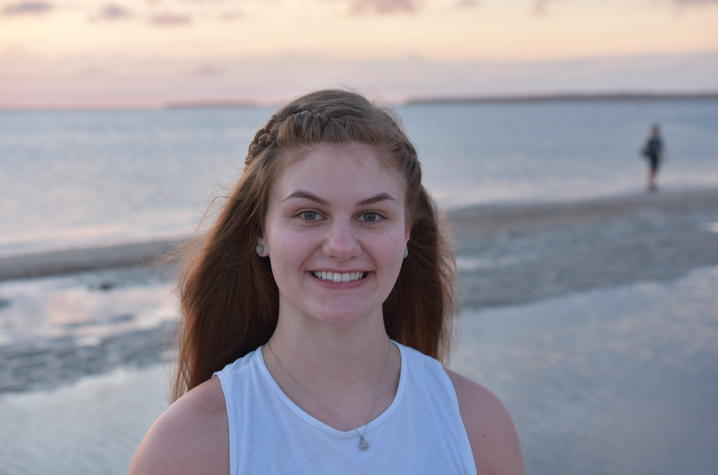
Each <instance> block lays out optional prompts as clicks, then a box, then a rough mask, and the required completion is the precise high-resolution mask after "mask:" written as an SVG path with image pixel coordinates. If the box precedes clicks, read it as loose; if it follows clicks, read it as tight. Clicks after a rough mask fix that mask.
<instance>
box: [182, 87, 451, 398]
mask: <svg viewBox="0 0 718 475" xmlns="http://www.w3.org/2000/svg"><path fill="white" fill-rule="evenodd" d="M348 142H362V143H367V144H370V145H374V146H376V147H378V148H379V149H381V150H382V151H383V152H384V153H383V154H382V155H385V156H386V157H387V158H386V159H387V160H388V162H389V164H390V166H393V167H395V168H396V169H397V170H399V171H401V172H402V174H403V175H404V178H405V180H406V184H407V191H406V193H407V196H406V198H407V199H406V203H407V214H408V217H409V219H410V224H411V237H410V240H409V242H408V249H409V255H408V257H407V258H406V259H404V262H403V264H402V268H401V271H400V273H399V277H398V278H397V281H396V284H395V285H394V288H393V289H392V291H391V293H390V295H389V297H388V298H387V300H386V301H385V302H384V304H383V307H382V308H383V315H384V324H385V327H386V331H387V333H388V335H389V337H390V338H392V339H394V340H396V341H398V342H400V343H403V344H405V345H407V346H411V347H413V348H415V349H417V350H419V351H421V352H422V353H425V354H427V355H429V356H433V357H435V358H439V359H442V360H445V359H446V357H447V356H448V352H449V345H450V330H451V323H452V320H453V316H454V295H453V276H454V263H453V256H452V254H451V252H450V249H449V247H448V246H447V243H446V239H445V235H444V233H443V232H442V227H443V226H442V225H441V224H440V222H439V218H438V213H437V209H436V205H435V204H434V202H433V201H432V199H431V197H430V196H429V194H428V193H427V192H426V190H425V189H424V186H423V185H422V184H421V167H420V165H419V161H418V159H417V156H416V150H415V149H414V146H413V145H412V144H411V142H410V141H409V139H408V138H407V137H406V135H405V134H404V132H403V131H402V130H401V127H400V126H399V124H398V120H397V119H395V118H394V117H393V116H392V114H391V113H390V112H389V111H387V110H385V109H382V108H379V107H377V106H374V105H373V104H371V103H370V102H369V101H368V100H367V99H365V98H364V97H362V96H360V95H358V94H355V93H352V92H347V91H341V90H325V91H318V92H314V93H311V94H307V95H305V96H302V97H300V98H298V99H296V100H294V101H292V102H291V103H289V104H288V105H286V106H285V107H284V108H283V109H281V110H280V111H279V112H277V113H276V114H274V115H273V116H272V117H271V118H270V119H269V121H268V122H267V123H266V124H265V126H264V127H262V128H261V129H260V130H259V131H258V132H257V133H256V135H255V136H254V139H253V140H252V143H251V144H250V145H249V152H248V154H247V158H246V159H245V168H244V171H243V173H242V176H241V177H240V179H239V181H238V182H237V184H236V185H235V186H234V189H233V190H232V193H231V195H230V197H229V200H228V202H227V204H226V205H225V206H224V208H223V209H222V210H221V212H220V214H219V216H218V218H217V220H216V221H215V222H214V224H213V226H212V227H211V228H210V229H209V231H208V232H207V233H206V235H205V236H204V237H202V238H199V239H198V240H197V241H196V242H195V243H193V245H192V246H191V247H189V248H188V249H187V250H186V252H185V256H184V267H183V269H182V273H181V275H180V282H179V297H180V307H181V313H182V317H183V322H182V325H181V328H180V332H179V365H178V368H177V375H176V378H175V384H174V388H173V398H174V399H177V398H178V397H179V396H181V395H182V394H183V393H184V392H186V391H188V390H189V389H192V388H193V387H195V386H197V385H198V384H200V383H202V382H204V381H206V380H207V379H209V378H210V377H211V376H212V373H213V372H215V371H218V370H220V369H222V368H223V367H224V366H225V365H226V364H228V363H231V362H232V361H234V360H235V359H237V358H239V357H241V356H244V355H245V354H247V353H249V352H250V351H252V350H254V349H256V348H257V347H259V346H260V345H262V344H264V343H266V342H267V340H269V338H270V336H271V335H272V333H273V332H274V329H275V327H276V325H277V316H278V312H279V291H278V289H277V284H276V283H275V281H274V277H273V276H272V271H271V268H270V265H269V262H268V259H262V258H260V257H259V256H258V255H257V253H256V252H255V246H256V244H257V239H258V238H259V237H260V236H261V235H262V224H263V221H264V217H265V213H266V209H267V201H268V195H269V188H270V186H271V184H272V181H273V179H274V178H275V177H276V176H277V174H278V173H279V172H280V171H281V168H280V167H281V164H282V157H283V155H282V153H281V152H284V151H287V150H289V149H293V148H297V147H302V146H307V145H312V144H317V143H348Z"/></svg>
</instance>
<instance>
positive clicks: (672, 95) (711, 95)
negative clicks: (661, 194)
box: [0, 91, 718, 112]
mask: <svg viewBox="0 0 718 475" xmlns="http://www.w3.org/2000/svg"><path fill="white" fill-rule="evenodd" d="M675 100H687V101H696V100H698V101H699V100H710V101H712V100H718V91H701V92H596V93H550V94H549V93H541V94H506V95H495V96H490V95H463V96H449V95H444V96H426V97H408V98H407V99H405V100H397V101H393V102H389V103H388V105H390V106H394V107H396V106H414V105H442V104H532V103H545V102H602V101H607V102H621V101H623V102H652V101H675ZM281 104H282V102H281V101H279V102H276V103H275V102H271V103H270V102H268V103H264V102H254V101H251V100H246V99H217V100H206V101H182V100H177V101H170V102H166V103H162V104H154V105H126V106H123V105H117V104H97V105H91V106H70V105H67V106H51V105H47V106H43V105H39V106H27V107H24V106H11V105H2V104H0V112H58V111H103V110H127V111H132V110H156V111H162V110H182V109H242V108H255V107H280V106H281Z"/></svg>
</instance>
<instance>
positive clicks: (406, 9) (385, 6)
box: [349, 0, 421, 15]
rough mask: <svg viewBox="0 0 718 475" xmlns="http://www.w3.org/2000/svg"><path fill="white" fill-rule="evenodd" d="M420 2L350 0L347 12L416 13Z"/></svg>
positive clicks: (359, 13)
mask: <svg viewBox="0 0 718 475" xmlns="http://www.w3.org/2000/svg"><path fill="white" fill-rule="evenodd" d="M420 3H421V2H420V0H351V2H350V5H349V13H350V14H352V15H361V14H363V13H367V12H370V13H375V14H378V15H391V14H394V13H416V12H417V11H418V10H419V7H420Z"/></svg>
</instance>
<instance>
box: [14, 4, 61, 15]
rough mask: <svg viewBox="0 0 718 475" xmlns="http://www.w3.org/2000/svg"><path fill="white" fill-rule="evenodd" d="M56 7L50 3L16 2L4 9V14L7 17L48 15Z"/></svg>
mask: <svg viewBox="0 0 718 475" xmlns="http://www.w3.org/2000/svg"><path fill="white" fill-rule="evenodd" d="M53 8H54V7H53V6H52V5H51V4H50V3H48V2H32V1H27V2H16V3H11V4H10V5H8V6H6V7H5V8H3V9H2V14H3V15H6V16H15V15H38V14H42V13H47V12H48V11H50V10H52V9H53Z"/></svg>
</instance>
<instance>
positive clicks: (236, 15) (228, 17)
mask: <svg viewBox="0 0 718 475" xmlns="http://www.w3.org/2000/svg"><path fill="white" fill-rule="evenodd" d="M242 17H244V13H242V12H225V13H222V15H221V16H220V19H221V20H222V21H235V20H239V19H241V18H242Z"/></svg>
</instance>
